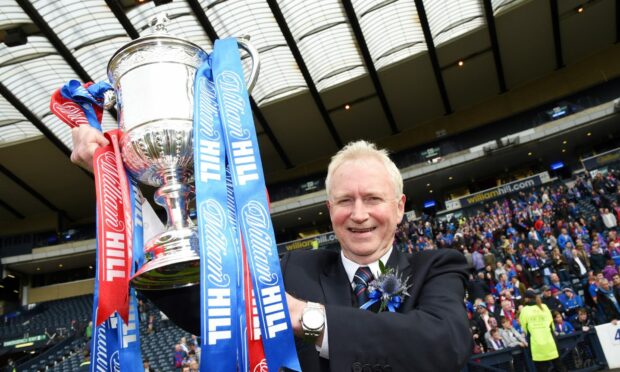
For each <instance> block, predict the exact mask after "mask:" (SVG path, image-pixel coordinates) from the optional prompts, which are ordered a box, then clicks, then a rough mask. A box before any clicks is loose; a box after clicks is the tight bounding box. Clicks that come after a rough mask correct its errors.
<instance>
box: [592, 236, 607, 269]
mask: <svg viewBox="0 0 620 372" xmlns="http://www.w3.org/2000/svg"><path fill="white" fill-rule="evenodd" d="M605 261H607V260H606V258H605V255H603V252H601V248H600V247H599V244H598V242H593V243H592V252H590V268H591V269H592V271H594V272H595V273H597V272H599V271H603V269H604V268H605Z"/></svg>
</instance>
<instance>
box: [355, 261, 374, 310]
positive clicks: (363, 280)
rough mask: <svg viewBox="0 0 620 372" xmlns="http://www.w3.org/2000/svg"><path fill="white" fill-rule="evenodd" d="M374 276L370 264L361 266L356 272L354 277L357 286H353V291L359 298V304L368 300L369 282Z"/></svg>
mask: <svg viewBox="0 0 620 372" xmlns="http://www.w3.org/2000/svg"><path fill="white" fill-rule="evenodd" d="M372 278H373V276H372V272H371V271H370V268H369V267H368V266H360V267H359V268H358V269H357V271H356V272H355V276H354V277H353V283H354V284H355V288H353V292H354V293H355V297H356V298H357V306H362V305H363V304H365V303H366V302H367V301H368V293H367V290H368V283H370V282H371V281H372Z"/></svg>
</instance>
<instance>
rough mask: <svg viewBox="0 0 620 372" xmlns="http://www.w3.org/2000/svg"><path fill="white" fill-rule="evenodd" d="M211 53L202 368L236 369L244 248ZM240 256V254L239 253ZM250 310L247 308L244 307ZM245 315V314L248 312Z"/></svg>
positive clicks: (201, 132)
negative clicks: (231, 189) (228, 174)
mask: <svg viewBox="0 0 620 372" xmlns="http://www.w3.org/2000/svg"><path fill="white" fill-rule="evenodd" d="M221 131H222V129H221V124H220V118H219V112H218V102H217V99H216V94H215V87H214V84H213V75H212V70H211V64H210V61H209V58H208V59H207V61H205V62H204V63H203V64H202V65H201V66H200V68H199V69H198V71H197V72H196V79H195V82H194V176H195V183H196V209H197V217H198V232H199V239H198V240H199V246H200V312H201V317H200V331H201V347H202V357H201V358H200V371H202V372H206V371H222V372H228V371H236V370H237V369H238V363H237V362H238V360H239V359H241V357H242V350H240V348H241V346H242V342H241V338H242V337H241V335H242V334H243V333H242V330H241V329H240V326H239V324H240V321H239V317H238V314H239V309H238V307H239V306H240V305H242V304H243V297H238V288H237V287H238V285H239V284H238V283H241V285H242V284H243V281H242V276H243V271H242V266H241V265H239V264H238V262H237V258H236V252H240V251H241V247H240V241H239V239H238V236H239V233H238V229H237V225H236V222H235V220H234V213H231V211H233V210H234V209H235V207H234V195H232V194H230V192H229V190H228V189H229V188H228V187H227V183H226V179H227V177H226V165H225V161H226V153H225V146H224V136H223V134H222V133H221ZM237 255H238V254H237ZM244 310H245V307H244ZM244 314H245V313H244Z"/></svg>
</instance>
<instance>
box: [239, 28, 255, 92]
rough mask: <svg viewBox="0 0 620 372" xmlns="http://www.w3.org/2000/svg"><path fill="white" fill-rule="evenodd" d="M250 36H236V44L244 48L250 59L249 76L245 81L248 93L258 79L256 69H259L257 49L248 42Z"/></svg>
mask: <svg viewBox="0 0 620 372" xmlns="http://www.w3.org/2000/svg"><path fill="white" fill-rule="evenodd" d="M249 40H250V36H247V35H246V36H242V37H238V38H237V44H238V45H239V48H241V49H243V50H245V51H246V52H248V54H249V55H250V59H251V60H252V69H251V71H250V76H249V77H248V79H247V81H246V84H245V85H246V86H247V88H248V94H249V93H251V92H252V89H253V88H254V85H255V84H256V80H258V71H259V69H260V56H259V54H258V50H257V49H256V48H254V46H253V45H252V44H250V43H249Z"/></svg>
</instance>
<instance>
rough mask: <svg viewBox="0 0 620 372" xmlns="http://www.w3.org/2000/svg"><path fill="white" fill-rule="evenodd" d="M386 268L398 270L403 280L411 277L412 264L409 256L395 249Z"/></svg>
mask: <svg viewBox="0 0 620 372" xmlns="http://www.w3.org/2000/svg"><path fill="white" fill-rule="evenodd" d="M386 266H387V267H390V268H392V269H396V270H398V274H399V275H402V277H403V278H406V277H408V276H411V264H410V262H409V259H408V258H407V255H406V254H404V253H402V252H400V251H398V250H397V249H395V248H393V249H392V254H391V255H390V258H388V261H387V264H386Z"/></svg>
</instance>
